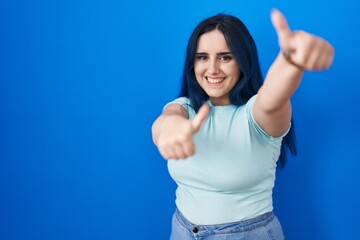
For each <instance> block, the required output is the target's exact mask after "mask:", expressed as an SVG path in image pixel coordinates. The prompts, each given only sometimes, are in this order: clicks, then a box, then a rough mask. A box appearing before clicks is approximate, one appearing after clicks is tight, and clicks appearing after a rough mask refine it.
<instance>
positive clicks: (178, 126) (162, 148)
mask: <svg viewBox="0 0 360 240" xmlns="http://www.w3.org/2000/svg"><path fill="white" fill-rule="evenodd" d="M209 111H210V108H209V106H208V105H207V104H204V105H203V106H201V108H200V109H199V111H198V113H197V114H196V115H195V117H194V118H193V119H192V120H189V119H185V118H183V117H181V116H178V115H169V116H167V117H166V118H165V119H164V122H163V124H162V126H161V131H160V133H159V136H158V139H157V147H158V149H159V152H160V154H161V155H162V156H163V157H164V158H165V159H185V158H187V157H190V156H192V155H193V154H194V153H195V144H194V141H193V135H194V134H195V133H196V132H198V131H199V129H200V127H201V125H202V123H203V122H204V121H205V119H206V117H207V115H208V114H209Z"/></svg>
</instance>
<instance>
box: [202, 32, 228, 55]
mask: <svg viewBox="0 0 360 240" xmlns="http://www.w3.org/2000/svg"><path fill="white" fill-rule="evenodd" d="M228 51H229V47H228V46H227V44H226V41H225V37H224V34H223V33H222V32H220V31H219V30H217V29H214V30H212V31H210V32H207V33H204V34H203V35H201V36H200V37H199V40H198V44H197V52H209V53H211V52H228Z"/></svg>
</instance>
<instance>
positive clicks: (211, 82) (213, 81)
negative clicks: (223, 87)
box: [205, 76, 225, 86]
mask: <svg viewBox="0 0 360 240" xmlns="http://www.w3.org/2000/svg"><path fill="white" fill-rule="evenodd" d="M205 79H206V82H207V84H208V85H210V86H217V85H220V84H221V83H222V82H223V81H224V80H225V77H209V76H205Z"/></svg>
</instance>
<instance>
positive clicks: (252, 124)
mask: <svg viewBox="0 0 360 240" xmlns="http://www.w3.org/2000/svg"><path fill="white" fill-rule="evenodd" d="M256 97H257V95H254V96H253V97H252V98H250V100H249V101H248V102H247V103H246V115H247V119H248V122H249V125H250V127H251V128H253V129H254V130H255V131H256V133H257V134H259V135H260V136H261V137H262V138H264V139H265V140H267V141H271V142H274V141H281V140H282V139H283V138H284V137H285V136H286V134H287V133H288V132H289V131H290V128H291V123H290V125H289V127H288V129H287V130H286V131H285V132H284V134H282V135H281V136H280V137H273V136H270V135H269V134H268V133H267V132H265V130H264V129H262V128H261V127H260V126H259V124H258V123H257V122H256V121H255V119H254V116H253V111H252V110H253V106H254V102H255V99H256Z"/></svg>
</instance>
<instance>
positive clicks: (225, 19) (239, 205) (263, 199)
mask: <svg viewBox="0 0 360 240" xmlns="http://www.w3.org/2000/svg"><path fill="white" fill-rule="evenodd" d="M271 19H272V23H273V26H274V28H275V30H276V32H277V35H278V40H279V45H280V49H281V50H280V53H279V54H278V56H277V58H276V59H275V61H274V63H273V64H272V66H271V67H270V69H269V71H268V73H267V75H266V78H265V81H264V83H263V84H262V77H261V73H260V66H259V62H258V56H257V51H256V46H255V43H254V41H253V39H252V37H251V35H250V34H249V32H248V30H247V29H246V27H245V26H244V24H243V23H242V22H241V21H240V20H239V19H238V18H236V17H233V16H229V15H223V14H219V15H216V16H213V17H210V18H208V19H205V20H204V21H202V22H201V23H200V24H199V25H198V26H197V27H196V28H195V30H194V32H193V33H192V35H191V37H190V40H189V43H188V47H187V56H186V61H185V68H184V75H183V83H182V91H181V97H180V98H178V99H176V100H174V101H172V102H170V103H169V104H167V105H166V106H165V107H164V110H163V112H162V114H161V115H160V116H159V117H158V118H157V119H156V121H155V122H154V124H153V127H152V133H153V141H154V143H155V145H156V146H157V147H158V150H159V152H160V154H161V155H162V156H163V157H164V158H165V159H167V160H169V161H168V168H169V172H170V174H171V176H172V178H173V179H174V180H175V181H176V183H177V185H178V188H177V190H176V206H177V208H176V211H175V214H174V216H173V222H172V233H171V239H181V240H186V239H284V236H283V232H282V229H281V225H280V223H279V221H278V219H277V218H276V216H275V215H274V213H273V211H272V210H273V206H272V189H273V187H274V181H275V170H276V166H277V162H278V159H279V157H280V160H281V161H282V162H283V161H284V160H285V157H286V155H285V152H286V150H287V149H288V150H290V152H292V153H295V145H294V144H293V142H294V141H293V138H294V134H293V130H292V127H291V115H292V113H291V111H292V110H291V103H290V97H291V96H292V94H293V93H294V92H295V91H296V89H297V87H298V85H299V84H300V82H301V79H302V76H303V73H304V71H305V70H310V71H316V70H324V69H327V68H328V67H329V66H330V65H331V63H332V61H333V56H334V50H333V48H332V46H331V45H330V44H329V43H328V42H326V41H325V40H323V39H321V38H319V37H316V36H314V35H311V34H309V33H306V32H303V31H294V32H292V31H291V30H290V28H289V27H288V25H287V22H286V19H285V18H284V17H283V15H282V14H281V13H280V12H279V11H277V10H273V11H272V13H271ZM289 131H290V132H289ZM282 143H283V144H282ZM281 153H283V154H281Z"/></svg>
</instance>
